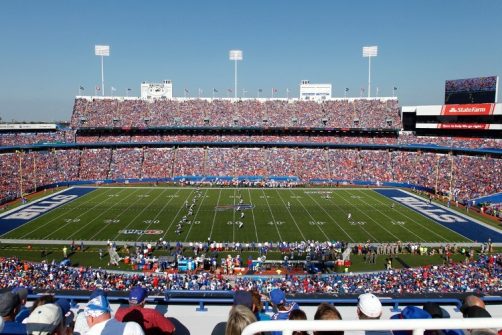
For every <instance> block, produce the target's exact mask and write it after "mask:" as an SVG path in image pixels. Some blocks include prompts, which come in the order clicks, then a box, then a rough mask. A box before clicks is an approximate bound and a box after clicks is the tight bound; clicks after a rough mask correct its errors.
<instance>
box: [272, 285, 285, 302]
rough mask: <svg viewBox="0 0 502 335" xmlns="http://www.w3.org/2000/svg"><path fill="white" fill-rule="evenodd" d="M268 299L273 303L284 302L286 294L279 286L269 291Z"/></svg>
mask: <svg viewBox="0 0 502 335" xmlns="http://www.w3.org/2000/svg"><path fill="white" fill-rule="evenodd" d="M270 301H272V303H273V304H274V305H281V304H284V303H285V302H286V294H285V293H284V291H283V290H281V289H280V288H276V289H273V290H272V291H270Z"/></svg>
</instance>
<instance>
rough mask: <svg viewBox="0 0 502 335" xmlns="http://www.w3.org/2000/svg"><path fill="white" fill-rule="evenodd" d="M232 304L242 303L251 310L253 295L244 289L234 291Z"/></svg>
mask: <svg viewBox="0 0 502 335" xmlns="http://www.w3.org/2000/svg"><path fill="white" fill-rule="evenodd" d="M234 305H243V306H246V307H247V308H249V309H250V310H252V309H253V296H252V295H251V292H249V291H244V290H240V291H236V292H235V294H234Z"/></svg>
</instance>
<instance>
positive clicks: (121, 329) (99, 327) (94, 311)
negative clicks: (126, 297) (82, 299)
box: [84, 295, 145, 335]
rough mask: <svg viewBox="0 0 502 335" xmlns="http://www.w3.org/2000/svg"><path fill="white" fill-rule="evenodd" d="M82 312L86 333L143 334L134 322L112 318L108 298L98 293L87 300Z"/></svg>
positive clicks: (110, 334)
mask: <svg viewBox="0 0 502 335" xmlns="http://www.w3.org/2000/svg"><path fill="white" fill-rule="evenodd" d="M84 314H85V317H86V320H87V324H88V326H89V331H88V332H87V333H86V335H144V334H145V333H144V332H143V329H141V326H140V325H138V324H137V323H136V322H120V321H118V320H116V319H113V318H112V315H111V309H110V305H109V303H108V299H107V298H106V297H105V296H104V295H98V296H96V297H95V298H92V299H91V300H89V303H88V304H87V306H86V307H85V310H84Z"/></svg>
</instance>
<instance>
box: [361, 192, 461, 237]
mask: <svg viewBox="0 0 502 335" xmlns="http://www.w3.org/2000/svg"><path fill="white" fill-rule="evenodd" d="M369 196H370V197H371V198H373V199H375V200H376V201H378V202H379V203H380V204H385V202H383V201H381V200H380V199H379V198H378V197H373V196H372V195H371V194H370V195H369ZM392 201H394V200H392ZM398 205H399V206H401V207H403V208H406V206H403V205H402V204H400V203H398ZM406 209H408V208H406ZM394 211H396V212H397V213H398V214H399V215H401V216H404V217H406V218H407V219H408V220H410V221H411V222H413V223H415V224H417V225H418V226H419V227H420V228H424V229H427V230H428V231H430V232H431V233H433V234H434V235H436V236H437V237H439V239H440V242H441V241H448V240H449V239H448V238H446V237H443V235H440V234H439V233H437V232H435V231H433V230H431V229H430V228H428V227H426V226H423V225H421V224H420V222H417V221H416V220H414V219H413V218H410V217H409V216H408V215H406V214H405V213H403V212H401V211H398V210H397V209H396V208H394ZM379 212H380V213H383V212H381V211H379ZM383 214H384V215H385V216H387V215H386V214H385V213H383ZM387 217H389V216H387ZM402 227H403V228H406V227H404V226H402ZM457 234H458V233H457ZM414 235H415V236H417V235H416V234H414ZM461 236H462V235H461ZM462 237H465V236H462Z"/></svg>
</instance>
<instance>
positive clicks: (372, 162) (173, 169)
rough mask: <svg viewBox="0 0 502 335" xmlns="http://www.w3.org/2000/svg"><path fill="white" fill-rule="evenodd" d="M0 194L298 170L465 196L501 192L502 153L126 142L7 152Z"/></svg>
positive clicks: (0, 163) (304, 176) (0, 162)
mask: <svg viewBox="0 0 502 335" xmlns="http://www.w3.org/2000/svg"><path fill="white" fill-rule="evenodd" d="M0 157H1V159H0V201H2V200H7V199H12V198H13V197H16V195H17V196H19V194H20V191H21V188H22V189H23V194H25V193H28V192H31V191H33V190H35V189H36V188H37V187H40V186H43V185H48V184H58V183H64V182H67V181H68V182H71V181H77V180H98V181H99V180H104V179H122V178H124V179H144V178H169V177H174V176H216V177H223V176H230V177H237V176H260V177H262V178H270V177H273V176H294V177H298V178H300V180H301V182H302V183H306V182H309V181H311V180H325V181H326V180H331V181H333V182H345V183H353V182H356V181H368V182H372V183H377V184H379V183H383V182H399V183H407V184H411V185H419V186H425V187H428V188H431V189H436V190H437V192H438V193H442V194H445V195H451V197H452V198H453V200H456V201H459V202H465V201H467V200H469V199H473V198H476V197H479V196H483V195H489V194H493V193H497V192H501V190H502V189H501V187H502V186H501V185H502V160H500V159H496V158H492V157H485V156H482V157H480V156H465V155H444V154H435V153H427V152H408V151H387V150H357V149H329V150H327V149H307V148H240V147H233V148H217V147H205V148H201V147H193V148H190V147H187V148H147V147H145V148H134V147H133V148H119V149H108V148H100V149H82V150H77V149H69V150H51V151H32V152H14V153H4V154H0Z"/></svg>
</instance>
